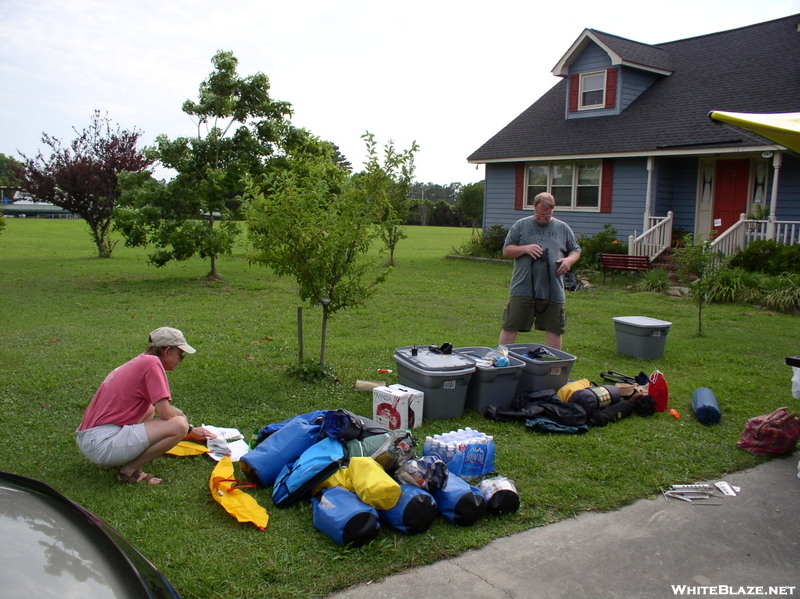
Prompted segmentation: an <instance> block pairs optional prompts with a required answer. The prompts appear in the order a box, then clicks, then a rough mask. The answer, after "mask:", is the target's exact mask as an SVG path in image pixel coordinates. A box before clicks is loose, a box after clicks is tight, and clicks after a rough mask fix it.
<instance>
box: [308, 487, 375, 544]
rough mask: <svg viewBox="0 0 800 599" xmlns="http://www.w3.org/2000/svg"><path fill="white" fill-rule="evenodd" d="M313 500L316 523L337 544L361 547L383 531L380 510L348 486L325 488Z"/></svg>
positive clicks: (317, 527) (318, 528) (315, 525)
mask: <svg viewBox="0 0 800 599" xmlns="http://www.w3.org/2000/svg"><path fill="white" fill-rule="evenodd" d="M311 503H312V506H313V507H312V509H313V512H314V527H315V528H316V529H317V530H319V531H320V532H322V533H324V534H326V535H327V536H328V537H329V538H330V539H331V540H332V541H333V542H334V543H336V544H337V545H348V544H349V545H352V546H353V547H362V546H364V545H366V544H367V543H369V542H370V541H372V540H373V539H374V538H375V537H377V536H378V534H379V533H380V532H381V525H380V523H379V521H378V512H377V511H376V510H375V509H374V508H371V507H370V506H368V505H367V504H366V503H364V502H363V501H361V500H360V499H359V498H358V497H357V496H356V494H355V493H352V492H350V491H348V490H347V489H343V488H342V487H331V488H330V489H325V490H324V491H322V493H321V494H320V496H319V497H312V498H311Z"/></svg>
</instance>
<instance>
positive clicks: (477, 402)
mask: <svg viewBox="0 0 800 599" xmlns="http://www.w3.org/2000/svg"><path fill="white" fill-rule="evenodd" d="M454 351H457V352H459V353H461V354H464V355H466V356H467V357H470V358H475V359H478V360H479V359H482V358H483V357H484V356H486V354H488V353H489V352H490V351H492V348H490V347H458V348H456V349H455V350H454ZM508 362H509V365H508V366H482V365H481V364H480V363H479V362H478V363H477V364H476V366H475V374H473V375H472V378H471V379H470V381H469V386H468V387H467V399H466V407H468V408H471V409H473V410H475V411H476V412H479V413H481V414H483V411H484V409H485V408H486V406H498V407H501V408H508V407H510V406H511V400H513V399H514V395H515V394H516V392H517V383H518V382H519V378H520V376H521V375H522V370H523V368H525V362H523V361H522V360H520V359H519V358H515V357H514V356H508Z"/></svg>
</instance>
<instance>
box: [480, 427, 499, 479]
mask: <svg viewBox="0 0 800 599" xmlns="http://www.w3.org/2000/svg"><path fill="white" fill-rule="evenodd" d="M486 445H487V448H486V464H485V465H484V472H483V473H484V474H491V473H492V472H494V457H495V451H496V449H497V447H496V446H495V444H494V437H493V436H491V435H489V436H488V437H486Z"/></svg>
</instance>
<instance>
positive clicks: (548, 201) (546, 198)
mask: <svg viewBox="0 0 800 599" xmlns="http://www.w3.org/2000/svg"><path fill="white" fill-rule="evenodd" d="M539 204H544V205H545V206H547V207H549V208H555V207H556V199H555V198H554V197H553V194H551V193H547V192H546V191H543V192H542V193H540V194H539V195H537V196H536V197H535V198H533V207H534V208H536V206H538V205H539Z"/></svg>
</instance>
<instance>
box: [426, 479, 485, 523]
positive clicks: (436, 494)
mask: <svg viewBox="0 0 800 599" xmlns="http://www.w3.org/2000/svg"><path fill="white" fill-rule="evenodd" d="M431 494H432V495H433V498H434V499H435V500H436V508H437V509H438V510H439V513H440V514H441V515H442V516H443V517H444V518H445V520H447V521H448V522H452V523H453V524H455V525H457V526H472V525H473V524H475V522H477V521H478V520H480V519H481V518H482V517H483V515H484V514H485V513H486V499H485V498H484V497H483V493H481V492H480V489H478V488H477V487H474V486H472V485H471V484H469V483H468V482H467V481H465V480H464V479H461V478H459V477H457V476H448V477H447V485H446V486H445V487H444V489H439V490H438V491H433V493H431Z"/></svg>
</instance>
